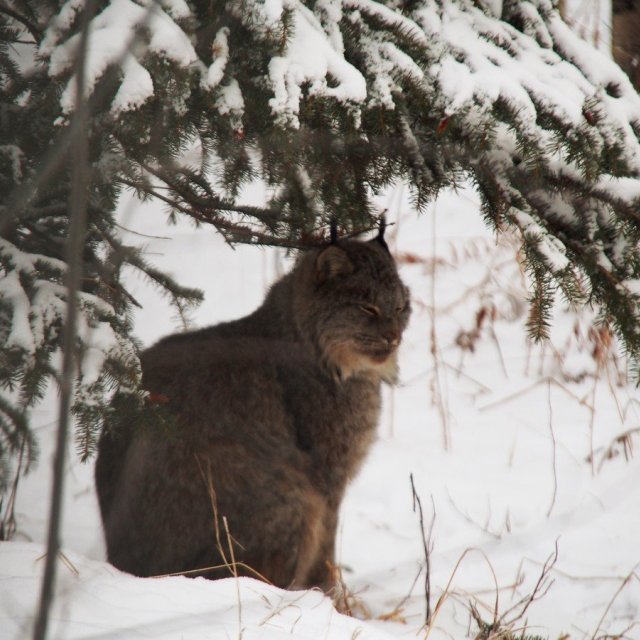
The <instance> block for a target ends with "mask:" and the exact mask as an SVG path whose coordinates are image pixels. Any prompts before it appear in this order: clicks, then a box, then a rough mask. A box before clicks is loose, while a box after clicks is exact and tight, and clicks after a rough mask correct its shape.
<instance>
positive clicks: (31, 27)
mask: <svg viewBox="0 0 640 640" xmlns="http://www.w3.org/2000/svg"><path fill="white" fill-rule="evenodd" d="M0 13H4V14H5V15H7V16H9V17H10V18H13V19H14V20H17V21H18V22H19V23H20V24H22V25H23V26H25V27H26V28H27V29H28V31H29V33H30V34H31V35H32V36H33V39H34V40H35V43H30V44H37V43H39V42H40V40H42V31H41V30H40V29H39V28H38V27H37V26H36V24H35V23H33V22H31V20H29V19H28V18H25V17H24V16H23V15H22V14H20V13H18V12H17V11H14V10H13V9H11V7H7V5H6V4H4V3H2V4H0Z"/></svg>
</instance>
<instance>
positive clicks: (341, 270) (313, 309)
mask: <svg viewBox="0 0 640 640" xmlns="http://www.w3.org/2000/svg"><path fill="white" fill-rule="evenodd" d="M296 272H297V274H296V275H297V276H298V278H297V283H296V287H295V294H294V314H295V316H296V317H295V321H296V323H297V325H298V328H299V329H300V331H301V332H302V334H303V336H304V337H305V338H306V339H307V340H309V341H310V342H311V343H312V344H313V345H314V346H315V348H316V350H317V352H318V354H319V356H320V357H321V358H322V360H323V361H324V362H325V364H326V365H327V367H328V368H329V369H330V371H331V372H332V374H333V375H335V376H336V377H338V378H340V379H343V380H346V379H347V378H349V377H351V376H355V375H369V376H371V375H373V376H375V377H378V378H381V379H383V380H385V381H387V382H394V381H395V380H396V378H397V358H396V356H397V349H398V345H399V344H400V340H401V338H402V333H403V331H404V329H405V328H406V326H407V322H408V320H409V314H410V304H409V291H408V289H407V287H406V286H405V285H404V284H403V283H402V281H401V280H400V278H399V276H398V272H397V270H396V266H395V263H394V261H393V258H392V257H391V254H390V253H389V250H388V249H387V246H386V244H384V241H383V240H382V238H381V237H380V238H376V239H374V240H371V241H369V242H358V241H353V240H343V241H340V242H336V243H333V244H331V245H329V246H327V247H324V248H322V249H317V250H314V251H311V252H309V253H307V254H305V255H304V256H303V257H302V259H301V261H300V263H299V264H298V267H297V269H296Z"/></svg>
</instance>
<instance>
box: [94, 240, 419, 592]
mask: <svg viewBox="0 0 640 640" xmlns="http://www.w3.org/2000/svg"><path fill="white" fill-rule="evenodd" d="M409 313H410V306H409V295H408V290H407V288H406V287H405V286H404V285H403V283H402V282H401V280H400V278H399V276H398V273H397V270H396V267H395V264H394V261H393V259H392V257H391V255H390V253H389V251H388V248H387V246H386V244H385V242H384V239H383V238H382V235H380V236H379V237H378V238H375V239H373V240H370V241H368V242H364V241H356V240H341V241H338V242H334V243H332V244H329V245H325V246H324V247H321V248H316V249H313V250H309V251H307V252H305V253H303V254H302V255H301V257H300V258H299V259H298V260H297V262H296V264H295V266H294V268H293V269H292V270H291V271H290V273H288V274H287V275H285V276H284V277H283V278H282V279H280V280H279V281H278V282H276V283H275V284H274V285H273V286H272V288H271V289H270V291H269V293H268V294H267V296H266V299H265V301H264V303H263V304H262V306H260V307H259V308H258V309H257V310H256V311H254V312H253V313H252V314H250V315H249V316H247V317H244V318H241V319H239V320H236V321H233V322H227V323H223V324H219V325H216V326H213V327H209V328H205V329H201V330H196V331H192V332H188V333H183V334H177V335H172V336H169V337H167V338H164V339H163V340H161V341H160V342H158V343H157V344H156V345H154V346H152V347H151V348H149V349H148V350H146V351H144V352H143V353H142V356H141V362H142V369H143V385H144V387H145V389H147V390H148V391H149V392H150V395H151V397H153V398H156V399H158V398H161V400H162V402H164V403H165V404H164V407H163V409H164V408H166V410H167V412H168V415H171V416H173V423H174V425H175V428H174V429H173V430H172V429H169V432H168V433H161V432H160V431H159V430H158V431H156V430H154V429H148V428H147V429H139V428H136V426H135V425H134V426H132V427H130V428H128V429H125V430H124V431H126V432H119V431H118V430H116V429H110V428H109V427H108V425H107V427H106V428H105V430H104V432H103V434H102V437H101V440H100V444H99V451H98V459H97V463H96V484H97V491H98V497H99V503H100V510H101V514H102V520H103V525H104V532H105V537H106V544H107V554H108V559H109V561H110V562H111V563H112V564H113V565H115V566H116V567H118V568H119V569H122V570H124V571H127V572H130V573H133V574H135V575H138V576H151V575H162V574H167V573H189V574H190V575H193V574H197V575H203V576H205V577H208V578H220V577H225V576H229V575H230V573H229V571H230V568H231V569H234V568H235V570H236V572H237V574H240V575H253V576H255V575H259V576H262V577H264V578H266V579H267V580H269V581H270V582H272V583H273V584H275V585H277V586H280V587H283V588H310V587H319V588H321V589H323V590H325V591H327V592H328V591H330V590H331V589H332V587H333V586H334V581H335V578H334V571H333V567H334V563H335V558H334V545H335V537H336V526H337V519H338V510H339V507H340V503H341V501H342V497H343V494H344V492H345V488H346V486H347V484H348V482H349V480H350V479H351V478H353V477H354V475H355V474H356V472H357V471H358V469H359V467H360V465H361V463H362V461H363V459H364V457H365V455H366V454H367V451H368V449H369V448H370V446H371V444H372V441H373V439H374V435H375V428H376V423H377V420H378V414H379V409H380V385H381V382H382V381H386V382H393V381H394V379H395V378H396V373H397V371H396V370H397V364H396V359H397V358H396V355H397V348H398V345H399V343H400V340H401V337H402V333H403V331H404V329H405V327H406V325H407V321H408V317H409ZM230 547H232V548H230ZM231 551H232V552H233V554H232V553H231ZM232 559H233V563H234V564H233V566H232V567H229V564H230V563H231V562H232ZM225 565H226V566H225Z"/></svg>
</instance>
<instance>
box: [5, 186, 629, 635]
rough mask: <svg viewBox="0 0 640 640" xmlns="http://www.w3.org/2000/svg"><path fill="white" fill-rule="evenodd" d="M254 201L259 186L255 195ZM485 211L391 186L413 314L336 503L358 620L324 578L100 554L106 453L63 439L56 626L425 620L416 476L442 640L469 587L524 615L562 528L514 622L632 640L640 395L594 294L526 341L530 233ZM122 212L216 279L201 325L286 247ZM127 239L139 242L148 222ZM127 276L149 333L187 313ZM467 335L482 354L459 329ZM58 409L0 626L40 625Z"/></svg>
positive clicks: (150, 337)
mask: <svg viewBox="0 0 640 640" xmlns="http://www.w3.org/2000/svg"><path fill="white" fill-rule="evenodd" d="M253 197H254V201H255V200H256V199H259V198H263V197H264V192H263V190H256V191H255V193H254V194H253ZM248 200H249V201H250V200H251V198H250V197H249V198H248ZM478 206H479V205H478V202H477V198H476V196H475V195H474V194H473V192H471V191H470V190H467V189H462V190H460V191H459V192H458V193H457V194H455V193H445V194H443V195H442V197H440V198H439V199H438V201H437V202H436V203H435V204H434V205H433V206H432V207H431V208H430V210H429V211H428V212H427V214H426V215H425V216H423V217H420V218H418V217H417V216H415V214H414V213H413V212H412V211H411V209H410V205H409V203H408V198H407V194H406V191H405V190H404V189H402V188H400V187H399V188H397V189H396V190H394V191H392V192H390V193H389V194H388V195H387V196H386V197H385V198H381V199H380V207H381V208H387V209H388V216H389V221H390V222H391V223H395V224H391V225H390V226H389V228H388V230H387V238H388V242H389V245H390V247H391V249H392V251H394V252H396V254H397V256H398V260H399V264H400V265H401V271H402V275H403V278H404V279H405V281H406V282H407V283H408V284H409V286H410V287H411V290H412V300H413V309H414V311H413V317H412V321H411V324H410V327H409V329H408V331H407V334H406V336H405V339H404V342H403V345H402V350H401V358H400V365H401V383H400V385H399V386H398V387H396V388H394V389H392V390H391V389H387V390H386V391H385V397H384V408H383V415H382V419H381V424H380V428H379V438H378V441H377V443H376V444H375V446H374V448H373V450H372V451H371V454H370V456H369V458H368V461H367V463H366V464H365V466H364V468H363V470H362V472H361V473H360V475H359V476H358V477H357V478H356V480H355V481H354V483H353V485H352V486H351V487H350V489H349V491H348V493H347V496H346V499H345V501H344V504H343V508H342V512H341V524H340V529H339V537H338V558H339V561H340V563H341V565H342V567H343V578H344V581H345V583H346V585H347V587H348V588H349V589H350V590H351V592H352V593H353V594H355V596H354V601H352V605H353V609H354V612H355V614H356V617H345V616H343V615H341V614H339V613H337V612H336V611H335V610H334V609H333V608H332V607H331V604H330V602H329V600H328V599H327V598H326V597H324V596H323V595H322V594H320V593H318V592H313V591H311V592H283V591H280V590H278V589H275V588H273V587H271V586H269V585H265V584H261V583H259V582H257V581H254V580H251V579H241V580H236V579H233V578H230V579H227V580H223V581H217V582H207V581H205V580H203V579H189V578H184V577H165V578H156V579H141V578H135V577H132V576H128V575H125V574H122V573H120V572H118V571H117V570H115V569H114V568H113V567H111V566H110V565H108V564H107V563H105V562H104V543H103V540H102V535H101V530H100V521H99V516H98V510H97V505H96V498H95V492H94V489H93V481H92V464H91V463H89V464H84V465H83V464H81V463H80V462H79V461H78V459H77V457H76V456H74V455H73V454H72V453H71V454H70V455H69V456H68V458H67V459H68V461H69V462H68V474H67V483H68V484H67V493H66V500H65V514H64V530H63V536H62V540H63V549H64V554H65V558H66V560H65V559H61V561H60V564H59V568H58V574H59V583H58V587H57V598H56V602H55V605H54V609H53V614H52V623H51V624H52V626H51V635H50V638H52V639H53V640H57V639H60V640H62V639H64V640H70V639H73V638H87V637H100V638H114V639H115V638H154V639H161V640H163V639H165V638H166V639H172V640H173V639H176V640H177V639H179V638H188V639H193V640H196V639H200V638H209V639H211V638H213V639H214V640H216V639H220V640H223V639H224V640H226V639H227V638H234V637H239V636H240V635H242V637H243V638H264V639H266V640H271V639H276V638H284V637H285V636H286V637H295V638H304V639H310V640H311V639H313V640H327V639H328V640H338V639H342V638H352V637H357V638H372V639H374V638H376V639H381V640H382V639H385V638H392V637H394V638H414V637H416V636H418V637H424V636H425V633H424V632H422V633H420V629H421V627H422V624H423V621H424V612H425V595H424V586H423V585H424V573H422V574H421V575H420V577H419V578H418V579H417V582H416V583H415V585H414V586H413V589H412V584H413V583H414V580H415V579H416V575H417V574H418V571H419V570H420V568H421V566H422V565H423V564H424V552H423V546H422V536H421V532H420V522H419V517H418V514H417V513H416V512H414V509H413V499H412V492H411V483H410V477H409V475H410V474H412V475H413V479H414V483H415V488H416V492H417V494H418V496H419V497H420V498H421V503H422V507H423V510H424V520H425V528H426V529H427V531H428V530H429V528H432V545H433V550H432V552H431V585H432V609H433V608H434V607H435V603H436V601H437V599H438V598H439V597H440V596H441V595H442V594H443V593H444V591H445V589H447V585H448V584H449V581H450V580H451V584H450V586H449V588H448V591H447V593H448V594H449V595H447V596H446V597H444V600H443V605H442V606H441V608H440V609H439V610H438V613H437V616H436V618H435V621H434V625H433V628H432V630H431V632H430V634H429V637H430V638H431V639H435V640H441V639H445V638H452V637H453V638H456V639H461V638H465V637H473V636H474V626H473V623H471V631H468V625H469V612H468V608H467V607H468V603H469V602H475V604H476V606H478V608H479V611H480V612H481V614H482V616H483V618H484V619H485V620H487V621H490V620H491V617H492V613H491V612H492V610H493V607H494V604H495V598H496V587H495V582H497V585H498V589H499V590H498V592H497V596H498V609H499V612H500V615H502V614H506V618H505V620H506V621H509V620H510V619H511V618H512V617H514V616H515V615H517V613H518V612H519V610H520V608H521V607H520V608H516V609H515V610H514V611H513V612H512V613H511V614H507V613H506V612H507V611H508V610H509V608H510V607H511V606H513V605H514V603H516V602H517V601H518V600H520V599H521V598H523V597H525V596H527V594H529V593H531V590H532V589H533V588H534V586H535V583H536V582H537V580H538V578H539V577H540V572H541V570H542V565H543V564H544V562H545V561H546V560H547V559H548V558H549V556H550V555H551V554H552V553H554V551H555V548H556V544H557V547H558V560H557V562H556V564H555V565H554V567H553V568H552V569H551V571H550V574H549V578H550V580H553V583H552V584H551V586H550V591H549V592H548V593H547V594H546V595H544V596H542V597H540V599H538V600H536V601H535V602H534V603H533V604H532V605H531V606H530V608H529V609H528V610H527V612H526V615H525V617H524V618H526V620H525V619H524V618H523V619H521V620H518V621H517V622H514V625H515V626H516V627H518V628H521V626H522V625H523V624H525V622H526V624H527V630H528V632H529V633H538V634H540V635H541V636H542V637H549V638H551V639H552V640H556V639H557V638H558V637H559V636H560V634H561V633H568V634H569V636H570V638H571V640H575V639H582V638H591V637H592V636H596V637H597V636H598V635H603V634H605V633H609V634H612V635H615V634H616V633H622V632H623V631H624V630H625V629H627V628H628V631H626V633H625V635H624V637H625V638H630V639H637V638H640V627H639V626H638V623H639V622H640V579H639V578H638V575H639V570H638V566H637V565H638V563H639V562H640V549H639V548H638V544H637V541H638V540H639V539H640V459H639V458H638V457H637V454H635V456H634V451H633V448H634V447H635V448H637V444H638V434H637V433H635V434H634V433H633V431H632V430H633V429H636V428H637V426H638V424H639V423H640V402H639V401H638V399H637V398H638V395H637V390H636V389H634V387H633V385H632V384H631V383H630V382H629V381H628V380H627V379H626V378H625V376H624V362H623V361H622V360H620V359H618V360H617V361H616V362H617V363H616V362H614V361H613V360H604V361H603V362H602V364H598V362H597V361H596V360H595V359H594V357H593V353H594V349H595V348H596V346H597V345H600V348H601V347H602V344H603V343H602V339H603V338H602V335H601V334H599V333H598V332H597V331H596V330H595V328H594V326H595V325H594V323H593V320H594V314H593V313H592V312H590V311H589V310H588V309H585V310H582V311H581V312H580V313H579V314H576V313H572V312H569V311H567V310H566V309H564V308H563V306H562V305H561V304H558V305H557V308H556V312H555V320H554V324H553V326H552V329H551V333H552V343H551V344H549V345H546V346H541V347H533V346H532V345H530V344H528V343H527V341H526V339H525V329H524V324H525V322H526V304H525V297H526V289H525V287H524V280H523V275H522V271H521V268H520V265H519V262H518V260H517V253H518V246H519V245H518V243H517V241H515V240H514V239H512V238H509V237H508V236H503V237H502V239H501V240H500V241H499V242H497V241H496V239H495V238H494V237H493V236H492V235H491V234H490V233H489V232H487V231H486V230H485V229H484V227H483V224H482V220H481V217H480V216H479V214H478ZM120 220H121V223H122V224H123V225H124V226H125V227H127V228H133V229H134V230H137V231H140V232H143V233H146V234H148V235H151V236H155V237H154V238H152V239H148V238H145V240H144V243H145V245H146V251H147V252H148V253H149V254H150V257H151V258H152V259H153V260H154V261H155V262H156V263H157V264H158V266H160V267H162V268H165V269H167V270H168V271H170V272H172V273H173V275H174V276H175V277H177V279H178V280H179V281H180V282H182V283H183V284H185V285H189V286H196V287H200V288H202V289H204V290H205V291H206V292H207V296H206V299H205V302H204V303H203V305H202V307H201V308H200V309H198V311H197V313H196V314H194V318H193V320H194V322H195V323H196V324H198V325H207V324H212V323H215V322H219V321H222V320H225V319H229V318H233V317H239V316H241V315H244V314H246V313H249V312H250V311H251V310H252V309H253V308H255V306H257V305H258V304H260V302H261V300H262V298H263V296H264V293H265V291H266V288H267V287H268V285H269V283H270V282H271V281H273V280H274V279H275V278H277V277H278V274H280V273H282V271H283V270H286V269H287V268H288V266H289V265H290V264H291V258H290V257H287V256H285V255H283V254H282V253H281V252H278V251H275V250H260V249H257V248H252V247H238V248H237V249H236V250H235V251H233V250H231V249H230V248H229V247H227V246H226V245H225V244H224V243H223V242H222V241H221V239H220V238H219V237H218V236H216V235H215V233H214V232H213V231H211V230H208V229H206V228H202V229H200V230H194V229H193V228H192V227H191V226H190V225H188V224H187V223H184V222H183V223H179V224H178V225H177V227H175V228H171V235H172V239H171V240H169V239H166V236H167V235H168V233H167V228H166V227H165V226H164V224H163V222H162V220H161V215H160V214H159V210H158V207H157V205H154V204H153V203H149V202H148V203H137V202H136V201H134V200H132V201H130V202H123V204H122V207H121V216H120ZM128 241H129V242H138V243H140V242H141V241H140V239H139V238H137V237H136V236H135V235H131V236H130V237H129V238H128ZM128 282H129V286H130V287H131V289H132V294H133V295H134V296H135V297H136V299H138V300H140V301H141V302H142V303H143V305H144V308H143V309H141V310H140V311H139V312H138V315H137V317H136V328H137V333H138V335H139V336H140V337H141V338H142V340H143V341H144V343H145V344H150V343H152V342H153V341H155V340H156V339H158V338H159V337H160V336H162V335H165V334H166V333H169V332H172V331H176V330H179V326H178V325H177V321H176V319H175V318H172V316H171V314H170V312H169V310H168V307H167V306H166V303H165V302H164V301H163V300H161V299H159V298H158V297H157V295H156V293H155V292H154V290H153V289H152V288H151V287H149V286H148V285H146V284H145V283H144V282H143V280H142V279H141V278H140V277H139V276H136V275H134V274H133V273H129V275H128ZM483 308H484V309H486V310H487V312H486V315H485V316H484V318H485V319H484V321H483V322H482V323H481V327H480V332H479V335H478V336H477V339H476V340H475V342H474V340H473V337H472V334H473V331H474V329H476V328H477V326H478V318H479V315H478V312H479V310H481V309H483ZM434 322H435V323H434ZM463 334H464V335H466V336H467V337H468V338H469V343H470V344H472V345H473V349H470V348H467V349H462V348H461V347H460V346H459V345H460V344H462V342H461V341H460V337H461V335H463ZM470 336H471V337H470ZM594 376H598V377H597V378H595V377H594ZM55 405H56V399H55V394H54V393H50V394H49V396H48V398H47V399H46V401H45V403H44V404H43V405H42V406H41V407H39V408H37V409H36V411H35V413H34V417H33V420H34V424H35V425H36V427H37V433H38V437H39V440H40V442H41V445H42V451H43V455H42V459H41V463H40V465H39V467H38V468H37V469H36V471H35V472H33V473H30V474H29V475H27V476H26V477H24V478H23V479H22V481H21V483H20V485H19V493H18V497H17V521H18V535H17V537H16V540H15V541H13V542H8V543H2V544H0V638H1V639H2V640H19V639H20V640H21V639H22V638H25V637H28V634H29V629H30V625H31V624H32V620H33V613H34V610H35V606H36V602H37V598H38V590H39V586H40V583H39V581H40V577H41V575H42V569H43V562H42V560H41V559H39V558H40V557H41V555H42V553H43V543H44V541H45V538H46V515H47V513H48V507H47V505H48V499H49V486H50V477H49V473H50V464H49V462H50V455H51V451H52V446H53V440H54V421H55ZM592 408H593V410H592ZM626 432H630V434H629V435H625V434H626ZM445 440H446V441H447V447H446V448H445V446H444V442H445ZM625 443H626V444H625ZM434 513H435V516H434V515H433V514H434ZM457 563H459V566H458V568H457V569H456V565H457ZM494 574H495V579H494ZM627 578H628V579H627ZM625 580H626V582H625ZM618 591H619V593H618ZM616 594H617V595H616ZM398 607H399V608H398ZM601 619H602V620H601ZM633 624H635V626H631V625H633ZM240 630H242V634H240Z"/></svg>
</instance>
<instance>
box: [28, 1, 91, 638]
mask: <svg viewBox="0 0 640 640" xmlns="http://www.w3.org/2000/svg"><path fill="white" fill-rule="evenodd" d="M95 8H96V2H95V0H90V1H89V2H88V3H87V6H86V10H85V13H84V15H83V22H82V30H81V38H80V48H79V52H78V60H77V66H76V69H77V70H76V101H77V106H76V111H75V114H74V121H75V122H76V130H77V131H78V135H77V136H76V137H75V139H74V144H73V154H72V158H73V168H72V171H73V188H72V192H71V207H70V208H71V215H70V226H71V228H70V236H69V241H68V244H67V260H66V262H67V264H68V265H69V268H68V271H67V274H66V284H67V314H66V319H65V324H64V334H63V343H62V344H63V355H62V374H61V380H60V405H59V414H58V433H57V439H56V450H55V454H54V461H53V483H52V490H51V505H50V515H49V532H48V536H47V559H46V563H45V570H44V576H43V579H42V591H41V594H40V605H39V607H38V615H37V619H36V624H35V628H34V633H33V638H34V640H44V639H45V638H46V635H47V626H48V622H49V610H50V608H51V604H52V602H53V598H54V587H55V577H56V566H57V561H58V553H59V552H60V523H61V520H62V498H63V490H64V464H65V454H66V450H67V435H68V430H69V421H70V413H71V402H72V400H73V382H74V377H75V371H76V368H77V362H76V360H77V353H76V348H75V339H76V333H77V331H76V327H77V315H78V292H79V290H80V284H81V279H82V248H83V245H84V239H85V234H86V225H87V197H88V188H87V187H88V184H89V172H88V167H89V162H88V157H89V141H88V138H87V134H88V130H89V105H88V103H87V99H86V96H85V67H86V60H87V46H88V40H89V23H90V21H91V17H92V16H93V13H94V11H95Z"/></svg>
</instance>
